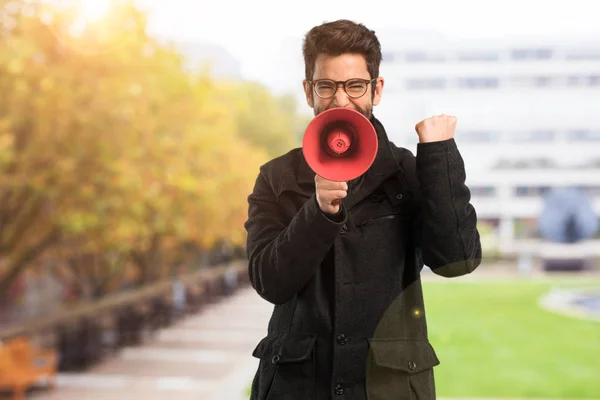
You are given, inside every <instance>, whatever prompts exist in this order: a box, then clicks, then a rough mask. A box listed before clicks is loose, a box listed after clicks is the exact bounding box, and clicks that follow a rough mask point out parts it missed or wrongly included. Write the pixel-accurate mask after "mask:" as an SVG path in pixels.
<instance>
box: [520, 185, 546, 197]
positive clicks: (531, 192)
mask: <svg viewBox="0 0 600 400" xmlns="http://www.w3.org/2000/svg"><path fill="white" fill-rule="evenodd" d="M551 190H552V188H551V187H550V186H517V187H515V195H516V196H517V197H539V196H545V195H547V194H548V193H550V191H551Z"/></svg>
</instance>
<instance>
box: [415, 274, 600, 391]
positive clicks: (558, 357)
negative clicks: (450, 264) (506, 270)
mask: <svg viewBox="0 0 600 400" xmlns="http://www.w3.org/2000/svg"><path fill="white" fill-rule="evenodd" d="M590 285H591V286H594V287H600V281H596V282H594V281H591V282H590V281H587V282H586V281H579V282H578V283H576V284H575V283H570V284H569V283H568V282H566V281H564V282H561V281H560V280H553V281H548V280H542V281H526V280H512V281H511V280H504V281H495V282H489V283H476V284H475V283H472V282H468V281H467V280H460V279H457V280H451V281H450V280H441V281H436V282H426V283H424V284H423V290H424V295H425V306H426V311H427V319H428V326H429V337H430V341H431V343H432V345H433V346H434V348H435V350H436V352H437V355H438V358H439V359H440V362H441V363H440V365H439V366H437V367H436V368H435V377H436V388H437V393H438V396H439V397H505V398H509V397H511V398H518V397H521V398H545V399H551V398H554V399H564V398H569V399H597V398H600V322H593V321H588V320H582V319H578V318H574V317H569V316H563V315H560V314H555V313H553V312H549V311H546V310H543V309H541V308H540V307H539V306H538V304H537V302H538V300H539V298H540V297H541V296H543V295H544V294H545V293H547V292H548V291H549V290H550V289H552V288H553V287H557V286H559V287H561V288H564V287H568V286H574V287H582V286H590Z"/></svg>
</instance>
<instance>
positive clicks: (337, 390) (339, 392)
mask: <svg viewBox="0 0 600 400" xmlns="http://www.w3.org/2000/svg"><path fill="white" fill-rule="evenodd" d="M335 394H336V395H338V396H342V395H343V394H344V387H343V386H342V385H340V384H339V383H338V384H337V385H335Z"/></svg>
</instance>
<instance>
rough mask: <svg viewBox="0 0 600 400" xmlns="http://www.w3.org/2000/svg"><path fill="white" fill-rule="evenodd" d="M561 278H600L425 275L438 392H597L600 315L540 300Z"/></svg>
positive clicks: (578, 395) (592, 395)
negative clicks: (566, 310) (562, 310)
mask: <svg viewBox="0 0 600 400" xmlns="http://www.w3.org/2000/svg"><path fill="white" fill-rule="evenodd" d="M559 285H560V287H568V286H573V287H583V286H586V287H589V286H592V287H599V288H600V281H596V282H594V281H591V282H590V281H586V280H578V282H576V283H571V284H569V283H567V281H559V280H540V281H526V280H504V281H496V282H489V283H476V284H474V283H470V282H467V281H466V280H465V281H461V280H460V278H459V279H456V280H447V279H446V280H442V281H439V282H424V283H423V291H424V295H425V308H426V312H427V321H428V328H429V338H430V341H431V343H432V345H433V347H434V348H435V350H436V353H437V355H438V358H439V359H440V365H438V366H437V367H435V379H436V389H437V394H438V396H439V397H505V398H519V397H520V398H545V399H550V398H554V399H564V398H568V399H597V398H600V322H593V321H588V320H582V319H578V318H574V317H569V316H563V315H560V314H555V313H553V312H549V311H546V310H543V309H541V308H540V307H539V306H538V303H537V302H538V300H539V298H540V297H541V296H543V295H544V294H546V293H547V292H548V291H549V290H550V289H552V288H553V287H557V286H559ZM249 393H250V388H249V387H248V395H249Z"/></svg>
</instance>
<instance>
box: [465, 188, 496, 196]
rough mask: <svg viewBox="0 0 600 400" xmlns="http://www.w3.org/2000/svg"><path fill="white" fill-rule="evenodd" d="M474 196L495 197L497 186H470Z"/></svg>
mask: <svg viewBox="0 0 600 400" xmlns="http://www.w3.org/2000/svg"><path fill="white" fill-rule="evenodd" d="M469 189H470V191H471V195H472V196H477V197H494V196H496V188H495V187H494V186H470V187H469Z"/></svg>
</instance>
